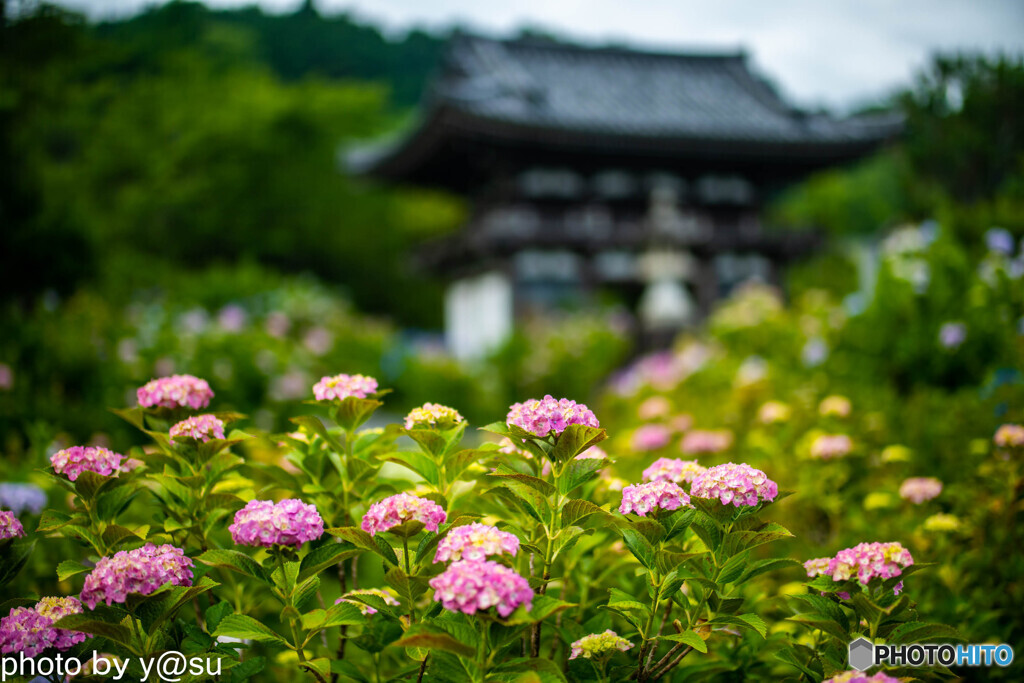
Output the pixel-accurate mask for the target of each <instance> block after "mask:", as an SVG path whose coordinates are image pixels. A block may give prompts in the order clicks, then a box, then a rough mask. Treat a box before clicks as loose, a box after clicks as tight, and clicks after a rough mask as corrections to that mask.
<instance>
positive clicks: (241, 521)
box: [228, 498, 324, 548]
mask: <svg viewBox="0 0 1024 683" xmlns="http://www.w3.org/2000/svg"><path fill="white" fill-rule="evenodd" d="M228 531H230V532H231V539H232V540H233V541H234V542H235V544H236V545H251V546H262V547H264V548H270V547H272V546H275V545H290V546H294V547H296V548H298V547H299V546H301V545H302V544H303V543H306V542H307V541H315V540H316V539H318V538H320V537H321V536H323V533H324V520H323V518H321V517H320V513H319V512H317V510H316V507H315V506H313V505H309V504H307V503H303V502H302V501H301V500H298V499H296V498H288V499H286V500H282V501H281V502H279V503H275V502H274V501H271V500H250V501H249V502H248V503H247V504H246V506H245V507H244V508H242V509H241V510H239V511H238V512H236V513H235V521H234V524H232V525H231V526H229V527H228Z"/></svg>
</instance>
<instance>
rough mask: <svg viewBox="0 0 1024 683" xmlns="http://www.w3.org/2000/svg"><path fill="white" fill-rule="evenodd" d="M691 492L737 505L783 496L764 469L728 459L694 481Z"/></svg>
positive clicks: (753, 503) (701, 496)
mask: <svg viewBox="0 0 1024 683" xmlns="http://www.w3.org/2000/svg"><path fill="white" fill-rule="evenodd" d="M690 495H692V496H694V497H696V498H717V499H718V500H720V501H721V502H722V505H728V504H729V503H732V504H733V505H734V506H736V507H741V506H743V505H757V504H758V503H759V502H761V501H769V502H770V501H773V500H775V496H777V495H779V487H778V485H777V484H776V483H775V482H774V481H772V480H771V479H769V478H768V476H767V475H766V474H765V473H764V472H762V471H761V470H757V469H754V468H753V467H751V466H750V465H747V464H746V463H741V464H739V465H737V464H736V463H731V462H727V463H725V464H724V465H716V466H715V467H712V468H710V469H708V471H706V472H704V473H703V474H701V475H698V476H697V478H696V479H694V480H693V485H692V486H691V487H690Z"/></svg>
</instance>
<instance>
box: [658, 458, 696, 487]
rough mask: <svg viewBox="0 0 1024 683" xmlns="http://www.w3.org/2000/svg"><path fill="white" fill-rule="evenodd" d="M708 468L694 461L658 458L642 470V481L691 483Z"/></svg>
mask: <svg viewBox="0 0 1024 683" xmlns="http://www.w3.org/2000/svg"><path fill="white" fill-rule="evenodd" d="M707 469H708V468H706V467H704V466H703V465H701V464H700V463H699V462H697V461H696V460H680V459H678V458H658V459H657V460H655V461H654V462H653V463H651V466H650V467H648V468H647V469H645V470H644V481H659V480H662V481H671V482H675V483H676V484H680V483H682V482H684V481H685V482H687V483H689V482H692V481H693V480H694V479H696V478H697V476H698V475H701V474H703V473H704V472H706V471H707Z"/></svg>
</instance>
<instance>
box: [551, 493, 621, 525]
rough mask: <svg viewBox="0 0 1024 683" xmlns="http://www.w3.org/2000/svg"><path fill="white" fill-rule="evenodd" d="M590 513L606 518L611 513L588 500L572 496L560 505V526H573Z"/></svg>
mask: <svg viewBox="0 0 1024 683" xmlns="http://www.w3.org/2000/svg"><path fill="white" fill-rule="evenodd" d="M591 515H600V516H601V517H602V519H605V520H607V519H608V518H609V517H611V515H610V514H609V513H608V512H607V511H606V510H603V509H601V508H600V507H598V506H597V505H594V504H593V503H591V502H590V501H589V500H583V499H581V498H572V499H570V500H567V501H566V502H565V503H564V504H563V505H562V526H574V525H577V524H579V523H580V522H582V521H583V520H585V519H587V518H588V517H590V516H591Z"/></svg>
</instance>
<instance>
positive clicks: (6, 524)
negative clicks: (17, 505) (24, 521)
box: [0, 510, 25, 541]
mask: <svg viewBox="0 0 1024 683" xmlns="http://www.w3.org/2000/svg"><path fill="white" fill-rule="evenodd" d="M24 535H25V527H23V526H22V525H21V520H20V519H18V518H17V516H16V515H15V514H14V513H13V512H11V511H10V510H0V541H3V540H6V539H8V538H20V537H21V536H24Z"/></svg>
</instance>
